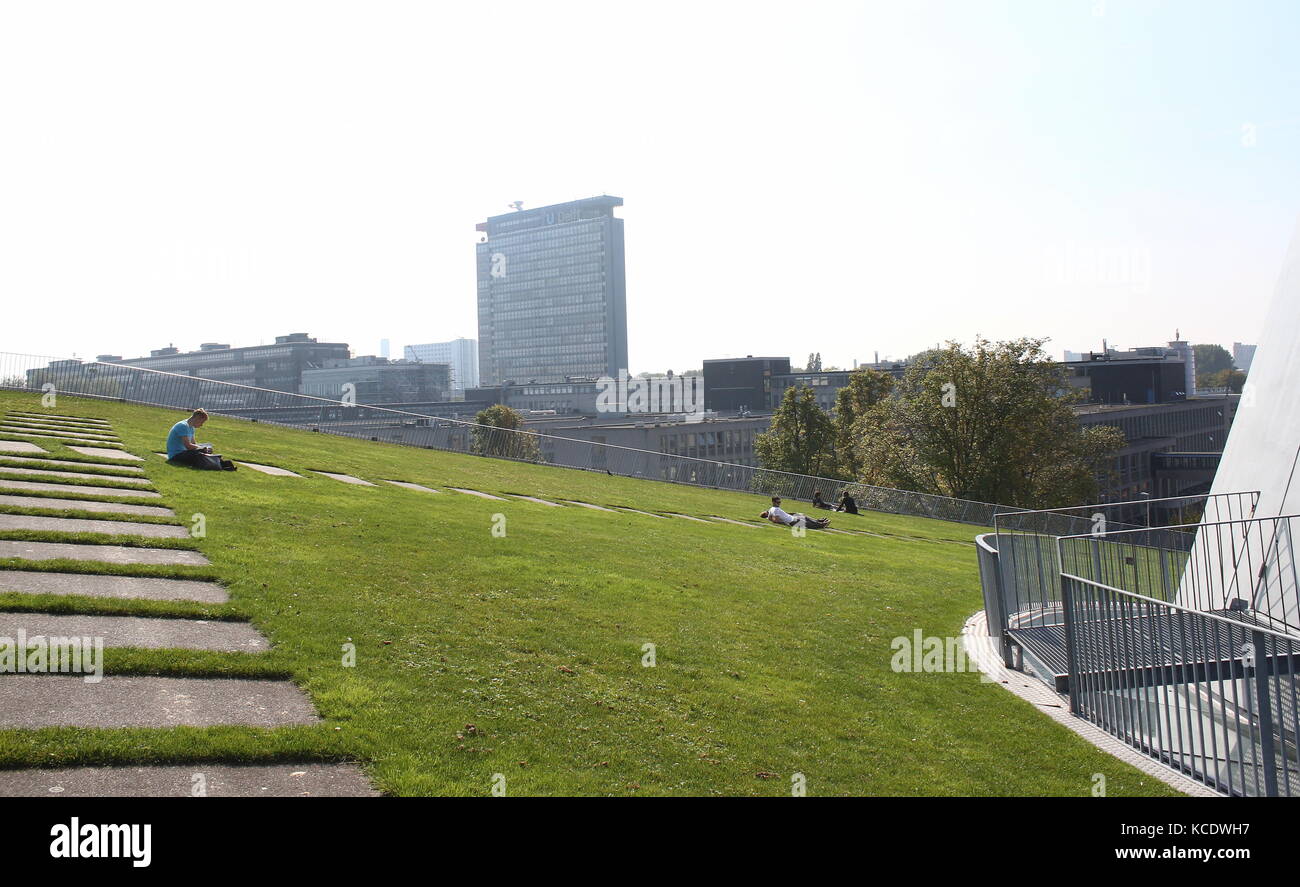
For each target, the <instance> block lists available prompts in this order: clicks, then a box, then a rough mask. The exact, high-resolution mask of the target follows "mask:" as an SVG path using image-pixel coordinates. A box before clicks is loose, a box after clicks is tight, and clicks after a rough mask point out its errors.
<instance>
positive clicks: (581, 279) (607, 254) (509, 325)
mask: <svg viewBox="0 0 1300 887" xmlns="http://www.w3.org/2000/svg"><path fill="white" fill-rule="evenodd" d="M622 205H623V200H622V198H619V197H608V196H602V197H592V198H588V199H586V200H575V201H573V202H571V203H560V204H556V205H554V206H543V207H540V208H538V209H528V210H520V211H518V212H512V213H507V214H506V215H501V216H493V217H491V218H489V219H488V220H487V221H486V222H482V223H480V224H479V225H478V230H479V231H480V232H481V234H480V238H481V239H480V242H479V243H478V244H477V247H476V252H477V260H478V329H479V381H480V384H482V385H501V384H504V383H507V382H513V383H516V384H526V383H529V382H563V381H565V380H566V379H572V378H597V377H600V376H615V375H617V374H618V372H619V371H620V370H624V369H626V368H627V287H626V281H625V276H624V261H623V220H622V219H620V218H617V217H616V216H615V215H614V208H615V207H618V206H622Z"/></svg>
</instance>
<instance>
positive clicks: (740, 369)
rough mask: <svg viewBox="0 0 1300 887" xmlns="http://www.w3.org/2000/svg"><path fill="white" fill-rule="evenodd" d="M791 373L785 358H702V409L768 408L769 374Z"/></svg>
mask: <svg viewBox="0 0 1300 887" xmlns="http://www.w3.org/2000/svg"><path fill="white" fill-rule="evenodd" d="M789 373H790V358H788V357H754V356H753V355H752V354H751V355H748V356H746V357H737V358H722V359H718V360H706V361H704V408H705V409H706V410H714V411H715V412H718V413H736V412H740V411H742V410H749V411H753V412H761V411H765V410H767V409H770V406H771V402H772V377H773V376H783V375H788V374H789Z"/></svg>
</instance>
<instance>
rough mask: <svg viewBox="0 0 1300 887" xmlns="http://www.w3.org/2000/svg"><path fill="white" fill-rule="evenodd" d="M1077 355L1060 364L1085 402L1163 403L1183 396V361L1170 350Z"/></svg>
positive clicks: (1184, 389)
mask: <svg viewBox="0 0 1300 887" xmlns="http://www.w3.org/2000/svg"><path fill="white" fill-rule="evenodd" d="M1153 350H1155V349H1153ZM1080 356H1081V358H1082V359H1081V360H1077V361H1067V362H1066V363H1064V364H1062V366H1064V367H1065V370H1066V373H1067V382H1068V384H1069V385H1070V387H1071V388H1075V389H1078V390H1081V391H1083V392H1084V395H1085V397H1087V399H1088V402H1089V403H1101V404H1129V403H1135V404H1137V403H1166V402H1168V401H1171V400H1182V399H1184V398H1185V397H1187V387H1186V386H1187V372H1186V365H1185V364H1184V363H1183V361H1182V360H1181V359H1178V358H1176V357H1175V356H1174V355H1173V354H1161V355H1155V354H1151V355H1136V356H1128V355H1127V354H1126V355H1124V356H1119V354H1118V353H1117V352H1113V351H1112V352H1108V353H1107V354H1098V353H1096V352H1088V353H1086V354H1083V355H1080Z"/></svg>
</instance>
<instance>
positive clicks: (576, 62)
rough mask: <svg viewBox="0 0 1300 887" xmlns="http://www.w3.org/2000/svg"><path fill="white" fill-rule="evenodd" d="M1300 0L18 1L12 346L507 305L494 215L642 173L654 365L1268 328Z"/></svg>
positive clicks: (637, 339)
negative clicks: (483, 258) (492, 238)
mask: <svg viewBox="0 0 1300 887" xmlns="http://www.w3.org/2000/svg"><path fill="white" fill-rule="evenodd" d="M1297 10H1300V5H1297V4H1295V3H1289V2H1277V3H1267V2H1249V0H1247V2H1237V3H1223V2H1192V0H1178V2H1172V0H1171V2H1130V0H1028V2H988V0H954V2H950V3H939V2H906V3H904V2H898V3H821V2H803V0H801V2H793V0H792V2H788V3H783V4H765V3H756V2H752V0H751V2H744V3H724V2H700V0H696V2H692V3H684V4H679V3H672V2H655V3H653V4H652V3H637V4H631V3H623V2H609V0H605V2H600V3H593V4H579V3H561V2H546V0H543V2H532V3H521V4H516V3H507V2H501V0H497V2H493V3H459V4H454V5H453V4H441V3H438V4H434V3H397V2H365V3H362V2H350V3H337V2H320V0H314V2H311V3H296V2H293V3H291V2H265V0H264V2H257V3H244V2H226V3H219V4H217V3H206V4H199V3H193V2H175V0H169V2H159V3H139V2H114V3H103V2H94V3H73V2H68V3H57V4H56V3H40V2H9V3H5V4H4V5H3V6H0V300H3V310H2V311H0V350H5V351H18V352H25V353H33V354H51V355H69V354H76V355H79V356H93V355H95V354H98V353H101V352H112V353H118V354H124V355H126V356H129V357H130V356H139V355H141V354H144V353H147V352H148V350H149V349H151V348H158V347H162V346H164V345H167V344H169V343H175V344H176V345H177V346H180V347H182V348H184V349H189V348H193V347H196V346H197V345H198V344H199V343H200V342H206V341H220V342H229V343H231V344H234V345H245V344H256V343H258V342H261V341H270V340H271V339H272V338H273V337H274V336H275V335H277V334H284V333H289V332H299V331H305V332H309V333H311V334H312V335H314V336H317V337H318V338H321V339H322V340H329V341H346V342H349V343H351V344H352V346H353V349H354V352H356V353H358V354H367V353H375V352H376V351H377V350H378V347H379V340H380V339H382V338H388V339H390V340H391V342H392V347H393V351H394V353H395V354H396V355H399V356H400V349H401V346H403V345H405V344H411V343H416V342H427V341H436V340H441V339H449V338H452V337H455V336H460V335H465V336H471V337H473V336H476V335H477V328H476V317H477V315H476V308H475V285H474V248H473V244H474V239H475V231H474V224H475V223H476V222H477V221H479V220H481V219H483V218H484V217H486V216H488V215H494V214H497V213H501V212H506V211H507V204H508V203H509V202H510V201H513V200H522V201H524V203H525V204H526V205H528V206H539V205H542V204H546V203H556V202H561V201H565V200H570V199H574V198H578V197H585V196H590V195H593V194H600V193H609V194H616V195H619V196H621V197H623V198H624V200H625V201H626V205H625V206H624V207H623V209H622V210H620V213H621V215H622V216H623V218H624V219H625V220H626V223H625V224H626V232H627V266H628V282H627V283H628V314H629V324H628V326H629V340H630V352H631V363H632V367H631V369H632V370H633V371H634V372H636V371H641V370H663V369H667V368H673V369H676V370H679V371H680V370H685V369H690V368H694V367H698V366H700V362H701V360H702V359H704V358H707V357H723V356H734V355H744V354H747V353H752V354H760V353H761V354H782V355H784V354H788V355H790V356H791V357H793V358H794V359H795V362H796V364H801V363H803V359H804V358H805V357H806V355H807V354H808V353H809V352H811V351H820V352H821V353H822V356H823V360H824V362H825V363H826V364H828V365H829V364H839V365H848V364H851V362H852V361H853V360H854V359H857V360H862V361H865V360H870V359H871V358H872V356H873V352H876V351H879V353H880V354H881V356H882V357H884V356H894V357H901V356H904V355H906V354H908V353H910V352H913V351H916V350H919V349H920V348H923V347H926V346H928V345H931V344H933V343H935V342H937V341H940V340H944V339H949V338H955V339H958V340H961V341H969V340H970V339H971V338H972V337H974V336H975V335H976V334H977V333H978V334H983V335H985V336H988V337H991V338H1009V337H1014V336H1021V335H1039V336H1048V337H1051V339H1052V343H1051V345H1050V346H1049V348H1050V350H1051V351H1053V352H1054V353H1056V354H1057V355H1058V356H1059V352H1060V351H1061V350H1062V349H1065V348H1070V349H1073V350H1081V349H1086V348H1090V347H1093V348H1099V347H1100V343H1101V339H1102V338H1103V337H1106V338H1109V340H1110V342H1111V343H1112V344H1113V345H1118V346H1122V347H1127V346H1133V345H1144V344H1154V343H1158V342H1163V341H1165V340H1168V339H1170V338H1172V337H1173V335H1174V330H1175V328H1180V329H1181V330H1182V333H1183V335H1184V337H1186V338H1190V339H1192V340H1193V341H1197V342H1202V341H1208V342H1219V343H1222V344H1224V345H1227V346H1230V345H1231V343H1232V342H1233V341H1236V340H1240V341H1247V342H1254V341H1256V339H1257V338H1258V336H1259V332H1260V324H1261V322H1262V317H1263V312H1264V308H1265V306H1266V303H1267V300H1268V297H1269V296H1270V294H1271V292H1272V288H1273V284H1274V281H1275V279H1276V276H1277V274H1278V271H1279V270H1280V267H1281V261H1282V257H1283V254H1284V252H1285V248H1286V245H1287V242H1288V240H1289V238H1290V236H1291V234H1292V232H1293V230H1294V228H1295V222H1296V214H1297V211H1298V210H1300V173H1298V171H1297V165H1296V160H1297V158H1300V53H1296V52H1295V46H1294V39H1295V36H1296V34H1297V33H1300V12H1298V11H1297Z"/></svg>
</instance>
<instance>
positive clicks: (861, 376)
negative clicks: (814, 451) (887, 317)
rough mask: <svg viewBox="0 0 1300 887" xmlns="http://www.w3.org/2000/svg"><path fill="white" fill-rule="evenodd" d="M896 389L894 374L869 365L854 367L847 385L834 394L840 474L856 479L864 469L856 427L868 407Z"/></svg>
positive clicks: (836, 448) (837, 455)
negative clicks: (857, 441)
mask: <svg viewBox="0 0 1300 887" xmlns="http://www.w3.org/2000/svg"><path fill="white" fill-rule="evenodd" d="M893 390H894V377H893V376H891V375H889V374H888V373H882V372H879V371H878V370H873V369H870V368H866V367H864V368H862V369H859V370H854V371H853V372H852V373H850V374H849V381H848V384H847V385H845V386H844V387H843V388H841V389H840V390H839V392H838V393H836V395H835V462H836V467H837V468H838V469H839V472H840V474H841V475H843V476H844V477H846V478H850V479H852V478H856V477H858V475H859V474H861V471H862V464H861V460H860V459H859V458H858V454H857V447H856V446H855V444H856V438H855V437H854V430H853V429H854V426H855V425H856V424H857V421H858V419H859V418H861V417H862V416H863V415H864V414H866V412H867V411H868V410H870V409H871V408H872V407H874V406H875V405H876V404H878V403H880V402H881V401H882V400H884V399H885V398H886V397H888V396H889V394H890V392H891V391H893Z"/></svg>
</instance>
